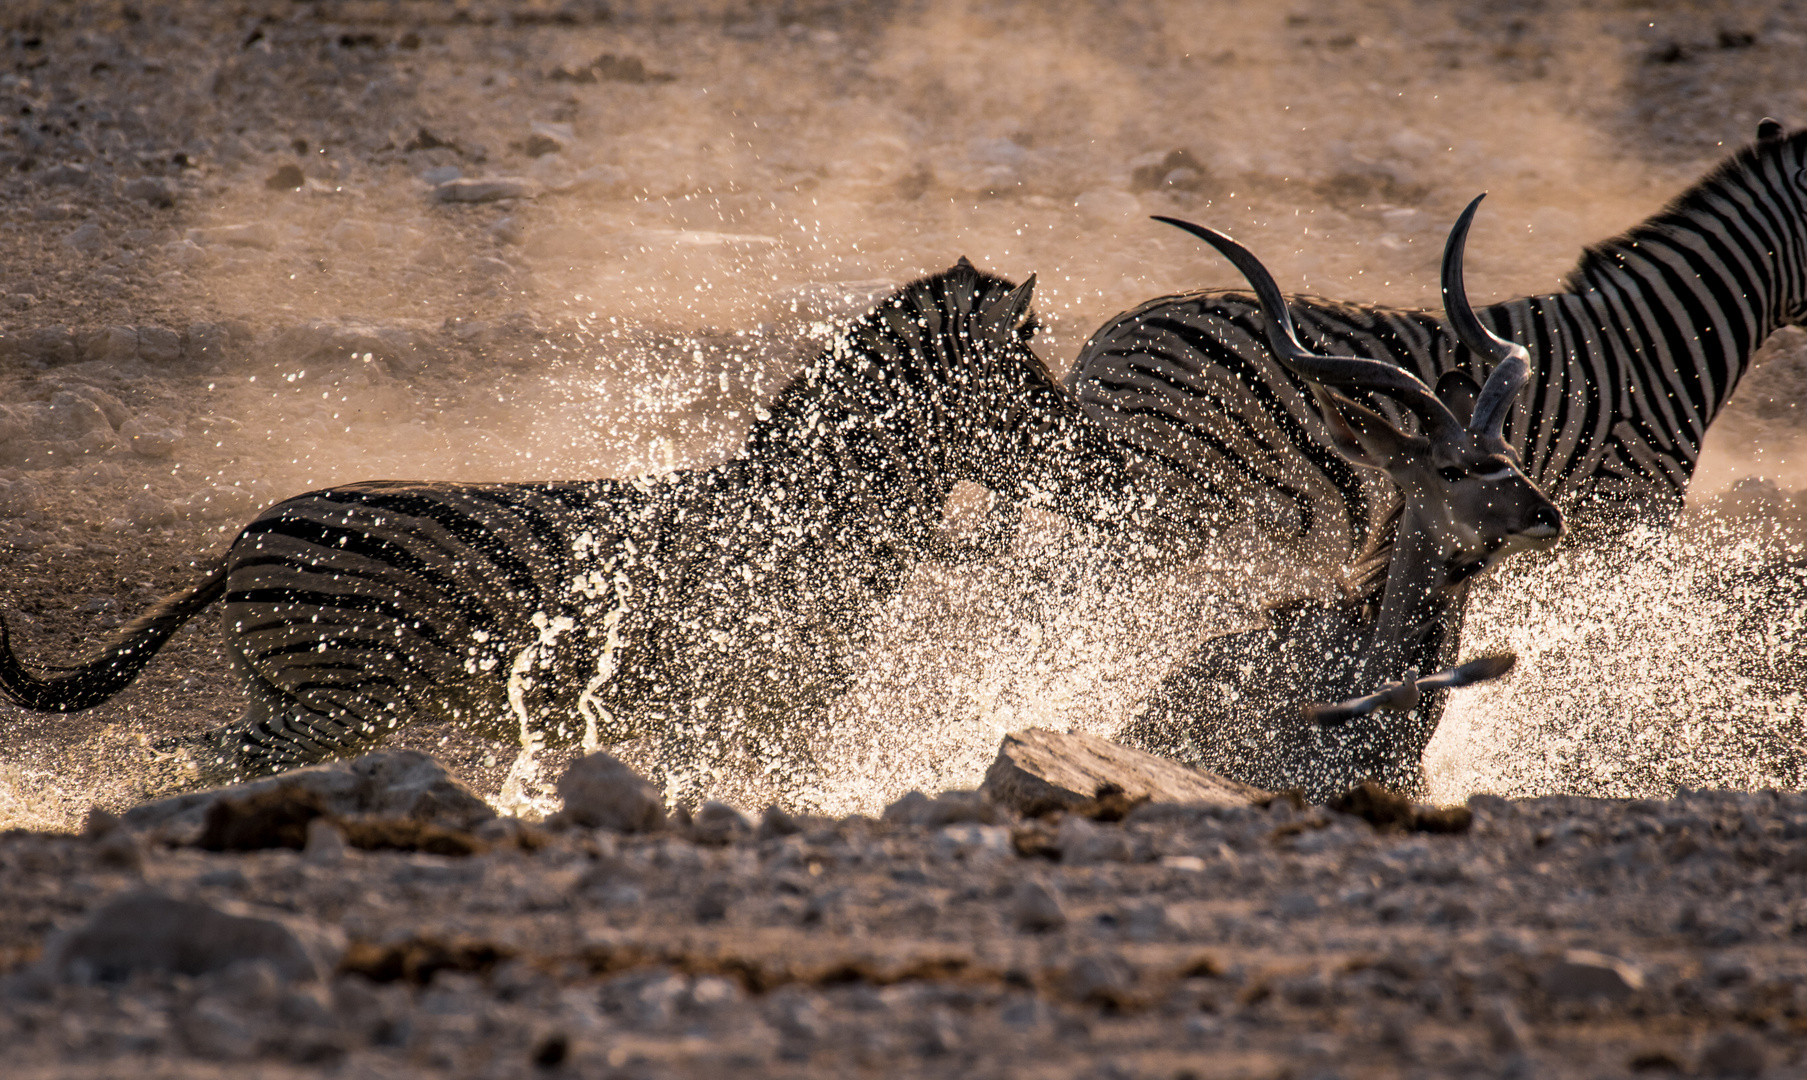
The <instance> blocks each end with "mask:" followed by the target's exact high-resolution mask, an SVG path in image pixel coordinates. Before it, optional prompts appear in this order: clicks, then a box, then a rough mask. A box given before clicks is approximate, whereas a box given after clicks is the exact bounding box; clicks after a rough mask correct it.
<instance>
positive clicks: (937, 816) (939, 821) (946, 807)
mask: <svg viewBox="0 0 1807 1080" xmlns="http://www.w3.org/2000/svg"><path fill="white" fill-rule="evenodd" d="M1007 817H1008V814H1007V813H1006V812H1005V811H1004V810H1003V809H1002V808H1001V807H998V806H996V805H994V804H993V803H992V802H991V801H990V800H988V799H986V798H985V796H984V795H983V794H982V793H980V792H977V791H944V792H942V793H941V794H939V795H937V796H935V797H934V798H933V799H931V798H929V797H928V796H927V795H924V794H923V793H922V792H920V791H912V792H909V793H908V794H906V795H904V797H903V798H901V799H899V800H897V801H896V802H894V803H892V804H891V805H890V806H887V807H885V810H884V814H883V815H882V818H881V820H884V821H889V822H892V823H894V824H898V825H926V826H929V827H931V828H939V827H941V826H943V825H959V824H965V823H977V824H982V825H992V824H996V823H997V822H1000V821H1003V820H1006V818H1007Z"/></svg>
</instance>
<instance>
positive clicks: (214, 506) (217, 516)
mask: <svg viewBox="0 0 1807 1080" xmlns="http://www.w3.org/2000/svg"><path fill="white" fill-rule="evenodd" d="M263 502H264V500H263V499H261V498H259V497H258V496H257V495H256V494H255V493H254V492H251V491H249V490H247V489H245V488H242V487H228V486H226V485H225V484H213V485H210V486H208V487H205V488H202V489H201V490H200V491H197V492H195V493H194V494H193V495H190V496H188V497H187V498H186V499H179V500H176V501H175V503H174V506H175V508H176V512H177V513H178V514H180V515H181V516H182V517H185V518H187V519H188V520H190V521H236V520H241V519H245V518H249V517H250V516H251V515H252V514H254V513H256V512H257V511H258V510H259V509H261V508H262V507H263Z"/></svg>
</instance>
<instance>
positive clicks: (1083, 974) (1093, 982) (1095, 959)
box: [1063, 953, 1136, 1006]
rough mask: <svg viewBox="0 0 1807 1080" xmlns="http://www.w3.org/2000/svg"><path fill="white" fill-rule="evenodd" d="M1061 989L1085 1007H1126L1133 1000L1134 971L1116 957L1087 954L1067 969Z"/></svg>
mask: <svg viewBox="0 0 1807 1080" xmlns="http://www.w3.org/2000/svg"><path fill="white" fill-rule="evenodd" d="M1063 989H1065V990H1066V992H1067V996H1068V997H1070V998H1072V999H1073V1000H1074V1001H1077V1002H1081V1003H1083V1004H1087V1005H1104V1006H1123V1005H1128V1004H1131V1003H1132V1002H1133V999H1134V997H1135V990H1136V969H1135V968H1134V967H1132V966H1131V965H1130V963H1129V962H1128V961H1127V960H1125V959H1123V957H1121V956H1118V955H1116V954H1115V953H1089V954H1087V955H1084V956H1081V957H1078V958H1077V959H1075V960H1074V961H1073V963H1072V964H1071V965H1069V966H1068V967H1067V973H1066V979H1065V984H1064V986H1063Z"/></svg>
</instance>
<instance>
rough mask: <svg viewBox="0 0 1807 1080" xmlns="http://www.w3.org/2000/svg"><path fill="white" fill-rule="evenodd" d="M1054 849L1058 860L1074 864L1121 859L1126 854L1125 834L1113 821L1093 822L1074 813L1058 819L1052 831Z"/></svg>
mask: <svg viewBox="0 0 1807 1080" xmlns="http://www.w3.org/2000/svg"><path fill="white" fill-rule="evenodd" d="M1054 847H1055V850H1057V851H1059V852H1060V861H1061V862H1063V863H1071V864H1073V865H1075V866H1085V865H1088V864H1092V863H1102V862H1125V861H1127V860H1128V859H1129V857H1130V844H1129V837H1128V836H1126V835H1125V834H1124V832H1123V830H1122V829H1121V828H1119V827H1117V826H1114V825H1094V824H1093V823H1092V822H1091V821H1089V820H1088V819H1086V818H1083V817H1080V816H1079V815H1078V814H1068V815H1067V816H1066V817H1064V818H1062V819H1061V822H1060V828H1059V830H1058V831H1056V833H1055V834H1054Z"/></svg>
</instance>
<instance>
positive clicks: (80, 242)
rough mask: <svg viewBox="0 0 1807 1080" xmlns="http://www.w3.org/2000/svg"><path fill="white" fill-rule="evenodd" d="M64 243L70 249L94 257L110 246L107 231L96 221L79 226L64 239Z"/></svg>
mask: <svg viewBox="0 0 1807 1080" xmlns="http://www.w3.org/2000/svg"><path fill="white" fill-rule="evenodd" d="M63 243H65V244H68V245H69V246H70V247H72V248H74V249H75V250H77V251H79V252H82V253H83V254H85V255H92V254H94V253H95V252H98V251H103V250H105V249H106V248H107V247H108V246H109V241H108V239H107V234H106V230H105V229H102V228H101V227H100V224H99V223H98V222H94V221H89V222H84V223H83V224H81V225H77V226H76V227H75V229H74V231H72V232H71V233H70V234H69V235H68V236H65V237H63Z"/></svg>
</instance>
